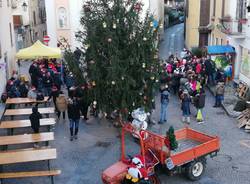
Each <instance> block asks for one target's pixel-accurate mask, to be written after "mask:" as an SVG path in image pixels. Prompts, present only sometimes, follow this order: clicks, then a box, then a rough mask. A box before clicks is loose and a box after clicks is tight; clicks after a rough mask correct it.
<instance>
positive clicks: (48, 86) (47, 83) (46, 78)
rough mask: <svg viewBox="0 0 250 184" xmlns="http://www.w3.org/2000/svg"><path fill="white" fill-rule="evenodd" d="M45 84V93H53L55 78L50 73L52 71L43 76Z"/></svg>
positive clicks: (46, 94)
mask: <svg viewBox="0 0 250 184" xmlns="http://www.w3.org/2000/svg"><path fill="white" fill-rule="evenodd" d="M43 86H44V90H45V91H44V93H45V94H44V95H45V96H48V95H50V93H51V88H52V86H53V78H52V77H51V75H50V72H47V74H46V75H45V76H43Z"/></svg>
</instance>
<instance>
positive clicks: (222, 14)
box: [221, 0, 225, 17]
mask: <svg viewBox="0 0 250 184" xmlns="http://www.w3.org/2000/svg"><path fill="white" fill-rule="evenodd" d="M224 16H225V0H222V10H221V17H224Z"/></svg>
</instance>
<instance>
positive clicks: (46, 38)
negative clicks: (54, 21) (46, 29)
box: [43, 35, 50, 45]
mask: <svg viewBox="0 0 250 184" xmlns="http://www.w3.org/2000/svg"><path fill="white" fill-rule="evenodd" d="M49 41H50V37H49V36H48V35H45V36H44V37H43V42H44V44H45V45H48V43H49Z"/></svg>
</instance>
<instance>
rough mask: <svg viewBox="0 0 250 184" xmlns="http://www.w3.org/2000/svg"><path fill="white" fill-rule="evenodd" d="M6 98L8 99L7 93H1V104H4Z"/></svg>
mask: <svg viewBox="0 0 250 184" xmlns="http://www.w3.org/2000/svg"><path fill="white" fill-rule="evenodd" d="M7 98H8V95H7V93H3V94H2V96H1V101H2V102H3V103H5V102H6V100H7Z"/></svg>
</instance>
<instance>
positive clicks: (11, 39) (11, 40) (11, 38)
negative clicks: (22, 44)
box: [9, 23, 13, 47]
mask: <svg viewBox="0 0 250 184" xmlns="http://www.w3.org/2000/svg"><path fill="white" fill-rule="evenodd" d="M9 27H10V43H11V47H13V37H12V26H11V23H9Z"/></svg>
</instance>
